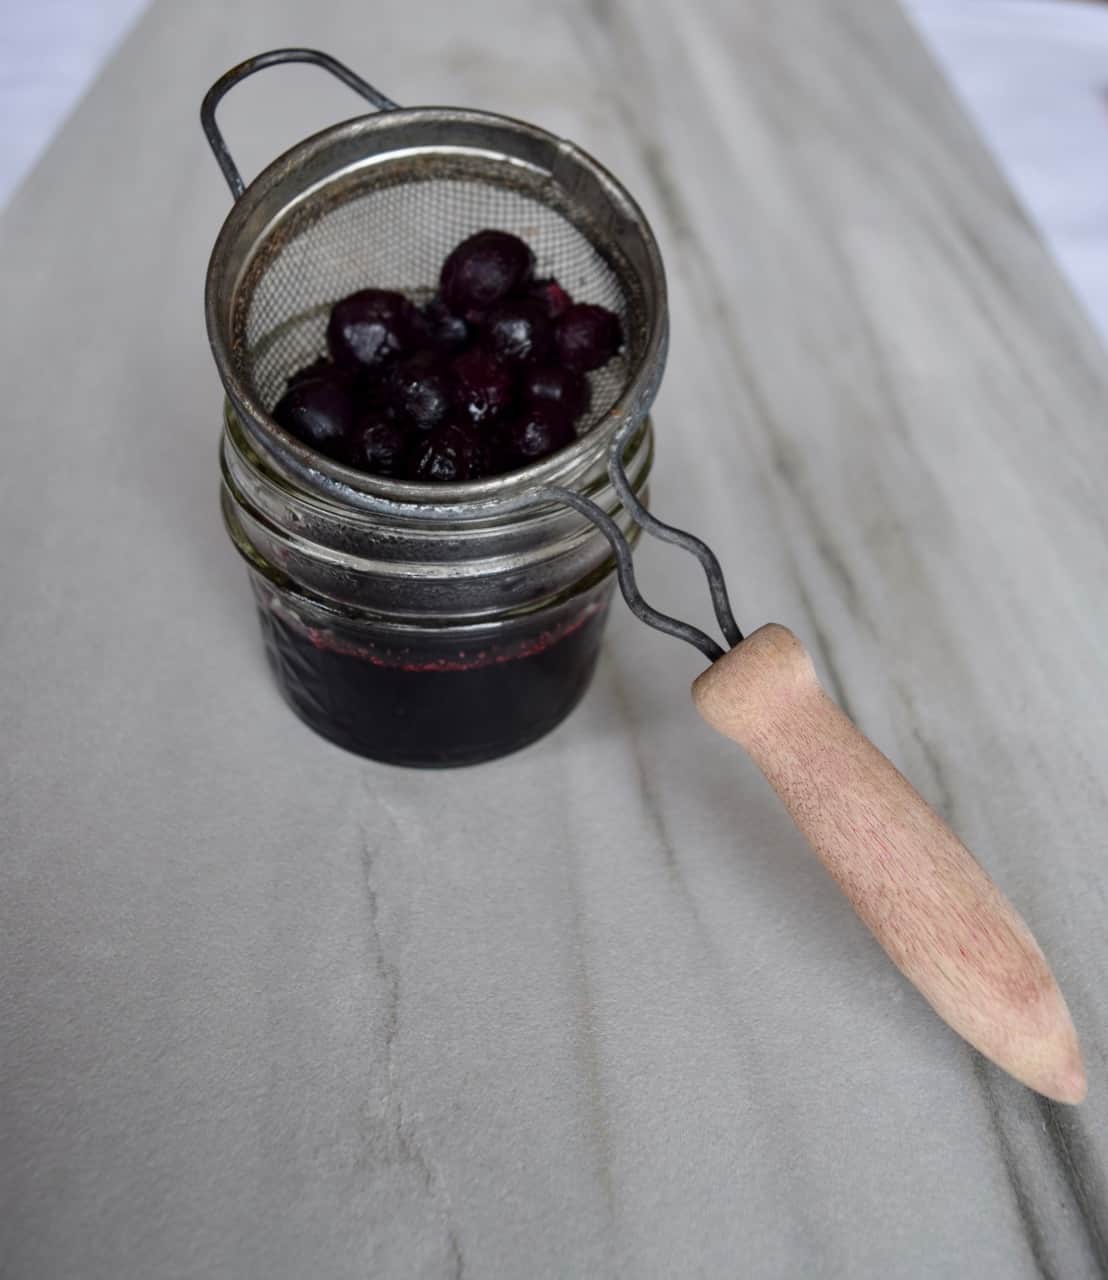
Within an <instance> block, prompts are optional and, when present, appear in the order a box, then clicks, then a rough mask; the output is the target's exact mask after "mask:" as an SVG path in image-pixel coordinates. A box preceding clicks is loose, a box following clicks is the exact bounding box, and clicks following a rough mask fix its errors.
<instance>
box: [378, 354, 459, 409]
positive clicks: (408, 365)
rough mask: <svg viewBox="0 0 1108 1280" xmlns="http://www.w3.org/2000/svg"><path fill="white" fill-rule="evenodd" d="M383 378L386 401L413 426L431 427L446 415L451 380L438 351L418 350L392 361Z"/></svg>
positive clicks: (448, 406)
mask: <svg viewBox="0 0 1108 1280" xmlns="http://www.w3.org/2000/svg"><path fill="white" fill-rule="evenodd" d="M386 381H387V387H388V397H389V402H390V403H391V405H392V407H393V408H394V409H395V410H396V412H397V413H398V414H399V415H400V416H401V417H402V418H405V419H407V420H408V421H410V422H412V423H414V424H415V425H416V426H417V427H433V426H435V425H436V423H439V422H441V421H442V420H443V418H445V417H446V413H447V410H448V409H449V408H450V402H451V380H450V377H449V375H448V374H447V371H446V367H445V365H444V364H443V363H442V360H441V358H440V357H439V355H438V354H437V353H436V352H434V351H418V352H416V354H415V355H414V356H409V357H408V358H407V359H406V360H402V361H400V362H399V363H397V364H395V365H393V367H392V368H391V369H390V370H389V374H388V378H387V379H386Z"/></svg>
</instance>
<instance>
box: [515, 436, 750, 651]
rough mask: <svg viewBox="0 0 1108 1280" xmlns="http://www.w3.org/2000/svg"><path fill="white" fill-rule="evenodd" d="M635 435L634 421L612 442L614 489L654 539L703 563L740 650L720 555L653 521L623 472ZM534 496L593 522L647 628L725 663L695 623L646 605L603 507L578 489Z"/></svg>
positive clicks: (552, 488)
mask: <svg viewBox="0 0 1108 1280" xmlns="http://www.w3.org/2000/svg"><path fill="white" fill-rule="evenodd" d="M635 430H636V423H635V421H634V419H628V421H627V422H625V423H624V424H623V425H622V426H621V427H620V428H619V430H618V431H617V432H616V434H615V436H614V437H613V438H612V443H611V446H610V448H609V450H608V475H609V477H610V478H611V481H612V487H613V488H614V489H615V491H616V494H617V495H618V497H619V500H620V502H621V503H622V504H623V507H624V508H625V510H626V511H627V514H628V515H629V516H630V517H631V519H632V520H633V521H634V522H635V524H637V525H638V526H639V528H640V529H642V530H643V532H644V533H649V534H652V535H653V536H654V537H655V538H659V539H661V541H663V542H669V543H672V544H673V545H675V546H678V547H681V548H682V549H683V550H685V551H688V552H689V553H690V554H691V555H694V556H695V557H696V558H697V559H698V560H699V561H700V564H701V567H702V568H703V570H704V576H705V577H706V578H707V579H708V590H709V592H710V594H711V597H712V608H713V609H714V610H715V615H716V621H717V622H718V623H719V626H720V630H721V631H722V632H723V635H724V638H725V639H726V640H727V643H728V645H729V646H730V647H731V648H734V647H735V645H737V644H740V643H741V642H742V639H743V633H742V632H741V631H740V630H739V627H738V624H737V623H736V622H735V615H734V614H733V613H732V611H731V602H730V600H729V599H728V595H727V584H726V582H725V581H724V578H723V569H722V568H721V567H720V563H719V560H718V558H717V557H716V553H715V552H714V551H713V550H712V549H711V547H709V546H708V544H707V543H706V542H703V541H702V540H701V539H700V538H697V537H696V536H695V535H693V534H691V533H687V532H686V531H685V530H684V529H676V528H674V526H673V525H671V524H666V523H665V522H664V521H662V520H659V519H658V518H657V517H656V516H653V515H651V514H650V512H649V511H647V509H646V508H645V507H644V506H643V504H642V503H641V502H640V501H639V498H638V495H637V494H636V493H635V491H634V489H633V488H632V487H631V483H630V481H629V480H628V479H627V472H626V471H625V470H624V467H623V454H624V450H625V449H626V447H627V444H628V442H629V441H630V439H631V436H632V435H633V433H634V432H635ZM534 496H535V498H536V499H537V500H547V501H555V502H562V503H565V504H566V506H569V507H572V508H573V509H574V510H575V511H578V512H580V514H581V515H583V516H584V517H585V518H586V519H587V520H591V521H592V523H593V524H594V525H596V527H597V528H598V529H599V530H600V532H601V533H602V534H603V535H604V536H605V537H606V538H607V539H608V542H609V543H610V544H611V548H612V553H613V554H614V556H615V558H616V576H617V578H618V579H619V589H620V591H621V592H622V594H623V598H624V600H626V601H627V607H628V608H629V609H630V610H631V612H632V613H633V614H634V615H635V617H636V618H638V619H639V620H640V621H642V622H645V623H646V625H647V626H648V627H653V628H654V630H655V631H661V632H663V633H664V634H665V635H667V636H673V637H675V638H676V639H678V640H684V641H685V643H686V644H691V645H692V646H693V647H694V648H696V649H699V650H700V652H701V653H702V654H703V655H704V656H705V657H706V658H707V659H708V661H709V662H716V661H718V660H719V659H720V658H722V657H723V655H724V652H725V651H724V650H723V649H722V648H721V647H720V646H719V645H718V644H716V642H715V641H714V640H713V639H712V637H711V636H710V635H708V634H707V633H706V632H704V631H701V629H700V628H699V627H694V626H693V625H692V623H689V622H682V621H681V619H680V618H675V617H673V616H672V615H671V614H668V613H662V612H661V611H660V610H659V609H655V608H654V607H653V605H650V604H648V603H647V602H646V600H644V599H643V595H642V592H641V591H640V590H639V586H638V583H637V582H636V581H635V569H634V563H633V560H632V555H631V544H630V543H629V542H628V541H627V539H626V538H625V537H624V535H623V531H622V530H621V529H620V527H619V525H617V524H616V522H615V521H614V520H613V519H612V517H611V516H610V515H608V513H607V512H606V511H604V510H602V509H601V508H600V507H599V506H597V504H596V503H595V502H593V501H592V500H591V499H590V498H585V497H583V496H582V495H581V494H579V493H575V492H574V491H573V490H572V489H564V488H562V486H561V485H553V484H552V485H544V486H543V487H542V488H539V489H536V490H535V491H534Z"/></svg>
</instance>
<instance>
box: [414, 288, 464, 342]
mask: <svg viewBox="0 0 1108 1280" xmlns="http://www.w3.org/2000/svg"><path fill="white" fill-rule="evenodd" d="M423 320H424V323H425V325H426V326H427V340H428V341H429V342H430V344H431V346H433V347H437V348H438V349H439V350H440V351H460V350H461V349H462V348H463V347H464V346H465V345H466V343H467V342H468V341H469V326H468V325H467V324H466V322H465V321H464V320H463V319H462V317H461V316H456V315H455V314H454V313H453V311H451V310H450V308H449V307H448V306H447V305H446V303H445V302H443V300H442V298H441V297H440V296H439V295H438V294H436V295H435V296H434V297H433V298H432V299H431V301H430V302H428V303H427V305H426V306H425V307H424V308H423Z"/></svg>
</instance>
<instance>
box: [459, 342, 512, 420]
mask: <svg viewBox="0 0 1108 1280" xmlns="http://www.w3.org/2000/svg"><path fill="white" fill-rule="evenodd" d="M450 374H451V379H452V382H453V393H454V403H455V405H456V406H457V407H458V409H459V410H461V412H462V414H463V415H464V416H465V417H467V418H468V419H469V420H470V421H471V422H491V421H493V420H495V419H496V418H499V417H501V416H502V415H503V414H504V412H505V411H506V410H507V409H508V408H509V407H510V406H511V402H512V391H513V379H512V374H511V371H510V370H509V369H507V368H506V367H505V366H504V365H503V364H501V363H500V361H499V360H497V358H496V357H495V356H494V355H492V354H491V353H490V352H488V351H482V350H481V348H480V347H472V348H471V349H470V350H469V351H466V352H463V354H462V355H460V356H456V357H455V358H454V359H453V360H452V361H451V363H450Z"/></svg>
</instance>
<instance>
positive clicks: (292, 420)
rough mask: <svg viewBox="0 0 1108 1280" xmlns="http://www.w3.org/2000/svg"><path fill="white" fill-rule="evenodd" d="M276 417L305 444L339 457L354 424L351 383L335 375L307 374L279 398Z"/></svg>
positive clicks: (281, 424) (274, 418)
mask: <svg viewBox="0 0 1108 1280" xmlns="http://www.w3.org/2000/svg"><path fill="white" fill-rule="evenodd" d="M273 420H274V422H276V423H278V424H279V425H280V426H282V427H284V428H285V430H286V431H288V432H290V433H291V434H292V435H294V436H296V438H297V439H298V440H301V441H303V442H304V444H306V445H310V446H311V447H312V448H313V449H318V450H319V452H320V453H325V454H328V455H329V456H330V457H338V456H340V455H341V453H342V450H343V446H344V442H345V441H346V439H347V438H348V437H349V435H350V433H351V431H352V430H353V428H354V402H353V400H352V398H351V395H350V389H349V386H347V385H346V384H344V383H343V382H341V381H339V380H337V379H334V378H305V379H304V380H303V381H302V382H298V383H296V385H295V386H292V387H290V388H289V389H288V391H286V392H285V394H284V395H283V396H282V397H281V399H280V400H279V401H278V402H277V404H276V406H275V408H274V410H273Z"/></svg>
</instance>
